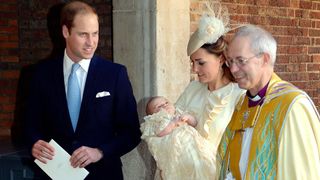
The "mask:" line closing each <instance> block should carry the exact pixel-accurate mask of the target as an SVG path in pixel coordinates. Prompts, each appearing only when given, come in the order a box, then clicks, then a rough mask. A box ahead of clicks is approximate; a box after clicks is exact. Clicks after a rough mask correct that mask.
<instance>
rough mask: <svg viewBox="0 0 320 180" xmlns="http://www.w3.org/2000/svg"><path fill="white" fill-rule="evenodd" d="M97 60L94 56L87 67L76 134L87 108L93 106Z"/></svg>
mask: <svg viewBox="0 0 320 180" xmlns="http://www.w3.org/2000/svg"><path fill="white" fill-rule="evenodd" d="M96 64H97V58H96V57H95V56H94V57H93V58H92V59H91V61H90V65H89V69H88V74H87V79H86V83H85V86H84V91H83V96H82V101H81V108H80V114H79V120H78V124H77V128H76V133H77V132H78V131H79V129H81V128H80V127H81V125H82V124H83V123H84V121H85V120H86V118H85V117H86V116H87V115H86V114H87V111H86V110H87V106H90V105H92V104H93V101H94V98H95V94H94V93H95V92H96V91H95V88H96V77H97V75H96V74H97V73H98V72H97V68H96V67H97V65H96Z"/></svg>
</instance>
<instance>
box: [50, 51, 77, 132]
mask: <svg viewBox="0 0 320 180" xmlns="http://www.w3.org/2000/svg"><path fill="white" fill-rule="evenodd" d="M54 61H56V62H57V63H54V65H55V66H56V67H54V68H53V69H54V73H53V74H54V75H53V79H54V80H53V84H54V86H53V88H55V89H56V90H57V95H56V98H57V101H58V103H59V104H60V106H59V107H60V112H61V116H62V117H60V118H59V119H60V120H61V121H62V122H61V123H62V126H63V127H67V128H68V131H70V133H73V132H74V131H73V128H72V124H71V119H70V115H69V109H68V102H67V96H66V90H65V88H66V87H65V85H64V74H63V56H62V57H61V56H60V57H59V58H56V59H54Z"/></svg>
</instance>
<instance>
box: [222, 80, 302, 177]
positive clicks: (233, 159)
mask: <svg viewBox="0 0 320 180" xmlns="http://www.w3.org/2000/svg"><path fill="white" fill-rule="evenodd" d="M274 75H275V74H274ZM275 76H276V75H275ZM273 78H274V79H273V81H272V80H271V81H270V84H269V88H268V91H267V93H266V96H265V100H264V103H263V104H262V106H260V105H257V106H254V107H250V108H249V107H248V101H249V100H248V97H247V96H246V97H245V99H244V100H243V103H242V104H241V107H238V108H237V110H235V112H234V113H233V116H232V119H231V122H230V124H229V126H228V128H229V129H230V130H231V132H234V133H232V134H233V137H231V139H230V143H229V145H228V147H227V151H226V154H225V156H224V157H225V158H226V159H224V163H227V164H229V170H230V171H231V172H232V175H233V177H234V178H236V179H237V180H238V179H239V180H240V179H241V173H240V170H239V161H240V157H241V144H242V136H243V133H244V130H245V128H252V127H254V130H253V134H252V140H251V145H250V152H249V159H248V166H247V167H248V168H247V171H246V179H251V178H250V174H249V173H250V171H254V170H255V168H256V166H257V165H255V164H252V162H253V161H255V160H256V152H257V150H258V151H259V149H260V148H261V146H262V145H263V143H264V142H263V141H261V139H259V138H260V137H261V136H262V131H263V129H265V128H269V130H270V131H268V132H274V133H275V139H276V141H275V142H273V145H272V147H270V148H274V149H273V150H275V152H276V154H277V152H278V138H279V132H280V130H281V127H282V124H283V121H284V119H285V117H286V113H287V111H288V108H289V107H290V106H291V103H292V101H293V99H294V98H295V97H297V96H298V95H299V94H301V91H299V90H298V89H296V88H295V87H294V86H292V85H291V84H289V83H287V82H285V81H281V80H280V78H279V77H277V76H276V77H273ZM279 81H281V83H279V84H278V83H277V82H279ZM266 119H269V120H270V123H266V122H265V121H266ZM276 156H277V155H276ZM228 157H229V159H228ZM275 159H276V160H277V157H275ZM269 166H270V165H269ZM276 166H277V164H276V163H274V164H272V165H271V169H272V173H276V171H277V168H276ZM227 167H228V166H227ZM252 167H253V168H254V170H253V169H250V170H249V168H252ZM265 175H267V176H268V175H270V176H271V175H274V174H264V176H265Z"/></svg>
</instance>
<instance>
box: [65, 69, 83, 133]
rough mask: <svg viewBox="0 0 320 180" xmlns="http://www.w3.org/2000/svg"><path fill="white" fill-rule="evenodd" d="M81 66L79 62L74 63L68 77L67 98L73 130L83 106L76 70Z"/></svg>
mask: <svg viewBox="0 0 320 180" xmlns="http://www.w3.org/2000/svg"><path fill="white" fill-rule="evenodd" d="M79 67H80V65H79V64H77V63H74V64H73V65H72V69H71V73H70V75H69V79H68V91H67V100H68V108H69V114H70V118H71V123H72V127H73V130H74V131H75V130H76V127H77V123H78V118H79V111H80V106H81V90H80V85H79V82H78V78H77V74H76V71H77V69H78V68H79Z"/></svg>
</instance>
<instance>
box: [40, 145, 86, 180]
mask: <svg viewBox="0 0 320 180" xmlns="http://www.w3.org/2000/svg"><path fill="white" fill-rule="evenodd" d="M49 144H50V145H51V146H53V147H54V149H55V155H54V156H53V159H52V160H47V164H44V163H42V162H40V161H39V160H37V159H36V160H34V162H35V163H36V164H37V165H38V166H39V167H40V168H41V169H42V170H43V171H44V172H45V173H46V174H47V175H48V176H49V177H50V178H51V179H53V180H70V179H72V180H83V179H84V178H85V177H86V176H87V175H88V174H89V172H88V171H87V170H86V169H85V168H74V167H72V166H71V163H70V161H69V159H70V155H69V154H68V153H67V152H66V151H65V150H64V149H63V148H62V147H61V146H59V144H57V143H56V142H55V141H54V140H53V139H51V140H50V142H49Z"/></svg>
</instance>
